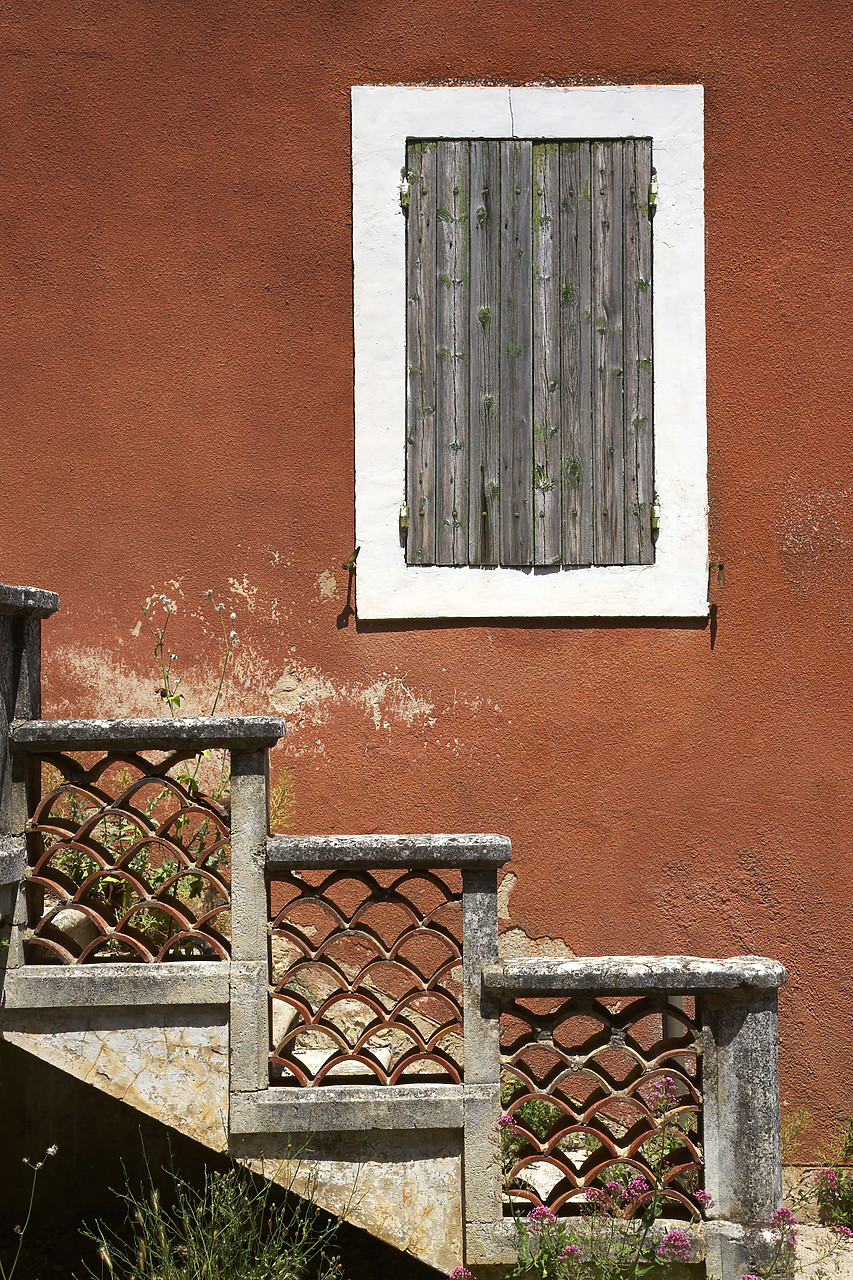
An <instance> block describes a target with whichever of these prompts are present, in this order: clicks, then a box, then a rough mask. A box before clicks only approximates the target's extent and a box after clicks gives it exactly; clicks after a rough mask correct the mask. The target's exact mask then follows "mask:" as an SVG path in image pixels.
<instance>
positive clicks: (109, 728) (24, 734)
mask: <svg viewBox="0 0 853 1280" xmlns="http://www.w3.org/2000/svg"><path fill="white" fill-rule="evenodd" d="M285 727H286V726H285V723H284V721H283V720H280V719H278V717H276V716H195V717H190V716H176V717H175V719H174V720H173V719H171V717H163V718H160V719H150V720H147V719H138V720H13V721H12V723H11V724H10V726H9V738H10V739H11V741H12V742H13V743H14V745H15V746H16V747H19V748H20V749H21V750H23V751H31V752H33V753H34V754H37V755H42V754H45V753H49V752H52V751H170V750H172V749H179V748H181V747H193V748H197V749H198V750H199V751H201V750H203V749H204V748H206V747H225V748H230V749H232V750H240V749H242V750H244V751H258V750H261V749H262V748H264V747H273V746H275V744H276V743H277V742H278V740H279V738H282V737H283V736H284V733H285Z"/></svg>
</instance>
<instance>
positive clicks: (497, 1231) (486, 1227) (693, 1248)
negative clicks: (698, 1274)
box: [465, 1217, 707, 1266]
mask: <svg viewBox="0 0 853 1280" xmlns="http://www.w3.org/2000/svg"><path fill="white" fill-rule="evenodd" d="M561 1221H563V1219H561ZM565 1221H568V1222H572V1221H574V1222H577V1221H578V1219H577V1218H574V1219H572V1218H568V1219H566V1220H565ZM706 1226H707V1224H706V1223H704V1222H685V1221H684V1220H683V1219H682V1218H658V1219H657V1221H656V1222H655V1224H654V1226H653V1227H652V1228H651V1229H650V1231H649V1242H650V1243H651V1241H653V1240H659V1239H661V1237H662V1236H665V1235H666V1233H667V1232H668V1231H674V1230H677V1231H683V1232H684V1234H685V1235H686V1236H687V1237H688V1238H689V1240H690V1261H691V1263H696V1262H702V1261H703V1260H704V1258H705V1254H706V1244H705V1229H706ZM515 1240H516V1231H515V1223H514V1221H513V1219H512V1218H510V1217H507V1218H502V1219H501V1220H500V1221H499V1222H466V1224H465V1261H466V1263H467V1264H469V1265H471V1266H474V1265H477V1266H512V1265H513V1264H514V1263H515V1262H517V1260H518V1255H517V1253H516V1249H515Z"/></svg>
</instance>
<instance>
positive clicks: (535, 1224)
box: [526, 1204, 557, 1231]
mask: <svg viewBox="0 0 853 1280" xmlns="http://www.w3.org/2000/svg"><path fill="white" fill-rule="evenodd" d="M526 1220H527V1222H528V1223H529V1225H530V1227H531V1228H532V1229H533V1230H534V1231H541V1229H542V1228H543V1227H546V1226H550V1224H551V1223H552V1222H556V1221H557V1219H556V1218H555V1216H554V1214H553V1213H552V1212H551V1210H550V1209H548V1208H547V1207H546V1206H545V1205H544V1204H537V1206H536V1208H535V1209H531V1210H530V1212H529V1213H528V1215H527V1219H526Z"/></svg>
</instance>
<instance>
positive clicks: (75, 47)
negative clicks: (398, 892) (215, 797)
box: [0, 0, 853, 1125]
mask: <svg viewBox="0 0 853 1280" xmlns="http://www.w3.org/2000/svg"><path fill="white" fill-rule="evenodd" d="M851 47H853V16H851V10H850V6H849V5H848V4H847V3H846V2H844V3H842V2H841V0H838V2H836V3H822V4H816V3H808V0H795V2H794V3H777V4H772V5H771V4H767V3H751V4H748V5H747V4H739V5H736V4H732V3H729V4H726V3H722V2H721V0H699V3H694V2H693V0H691V3H686V2H684V0H657V3H655V4H654V5H652V4H648V3H640V4H636V3H628V2H627V0H615V3H614V4H613V5H611V6H610V7H609V8H604V7H602V6H601V5H600V4H592V3H590V0H573V3H571V4H569V3H567V2H564V3H563V4H558V3H549V2H547V0H537V2H535V3H529V4H526V5H519V4H518V3H516V0H479V2H478V3H477V4H468V3H462V4H460V3H459V0H456V2H455V3H453V4H451V3H448V0H432V2H431V3H430V4H429V5H419V6H415V5H412V4H410V3H409V4H406V3H402V4H401V3H399V0H397V2H395V3H394V4H388V3H382V4H379V3H364V4H360V5H357V4H342V3H339V2H337V0H324V2H322V3H320V2H319V0H314V2H311V0H308V2H304V3H301V4H299V5H292V6H290V5H285V4H284V3H281V2H280V0H269V2H268V3H264V2H263V0H252V2H251V3H249V2H248V0H230V2H229V0H194V2H190V0H180V3H178V2H177V0H148V2H147V3H146V2H142V0H136V3H133V2H129V3H128V2H125V0H122V3H118V2H117V0H116V2H115V3H107V2H106V0H91V2H89V3H72V2H71V0H43V2H42V3H41V4H40V5H38V6H34V5H32V4H30V3H24V2H23V0H10V3H9V4H8V5H7V6H6V7H5V9H4V14H3V16H2V18H0V50H2V59H3V67H4V81H5V84H4V98H5V101H6V106H5V110H4V123H3V148H2V151H3V155H4V158H5V164H6V173H5V176H4V181H3V183H2V186H0V201H2V209H3V214H2V236H0V255H2V263H0V289H2V293H3V298H2V306H0V312H2V321H0V324H2V327H3V332H2V360H3V371H2V378H0V383H2V386H0V396H2V409H1V410H0V412H1V413H2V418H0V420H2V423H3V429H4V432H5V433H6V436H7V441H6V448H5V450H4V457H5V466H4V479H3V482H2V490H3V496H4V498H5V500H6V503H7V507H6V513H5V515H4V518H3V528H4V537H3V540H2V544H0V578H2V579H4V580H6V581H9V582H20V583H24V582H26V583H33V584H36V585H39V586H43V587H48V588H52V589H54V590H57V591H59V592H60V593H61V596H62V612H61V613H60V614H59V615H58V616H57V617H56V618H55V619H54V620H52V621H51V622H49V623H48V624H46V626H45V649H46V663H45V685H46V712H47V713H48V714H58V713H69V712H73V713H75V714H80V715H86V714H92V713H95V712H100V713H104V714H118V713H120V712H122V711H133V710H135V711H140V712H146V713H148V714H151V713H154V714H156V713H157V711H158V701H157V698H156V694H155V692H154V689H155V687H156V686H155V678H154V674H153V670H152V667H151V660H150V649H151V645H150V643H149V642H147V641H146V638H145V635H144V633H143V634H140V635H134V629H135V628H136V626H137V623H138V622H139V618H140V613H139V602H140V601H141V600H143V599H144V598H146V597H147V596H149V595H150V594H151V593H152V591H153V592H160V591H164V590H165V591H166V593H167V594H168V595H169V596H171V597H173V598H174V599H175V600H176V601H177V602H178V605H179V613H178V615H177V617H176V618H175V619H174V622H173V624H172V626H173V629H174V635H175V640H176V641H177V643H176V645H175V647H176V648H177V650H178V652H179V654H180V659H179V665H180V666H181V668H182V669H183V671H184V673H185V676H186V681H187V687H190V686H192V687H193V688H194V689H197V690H199V691H200V692H205V691H206V690H208V689H209V688H210V687H211V683H212V681H213V679H214V677H213V667H214V665H215V657H216V651H215V646H214V644H213V643H212V641H205V640H204V638H203V636H204V626H207V628H208V631H209V630H210V627H209V623H205V624H203V623H202V622H201V621H200V620H199V618H198V616H197V615H198V612H199V609H200V608H201V604H202V602H201V599H200V595H201V592H202V591H203V590H205V589H206V588H208V587H210V588H213V590H214V592H215V593H216V596H217V597H218V598H221V599H224V600H226V601H227V602H228V605H229V610H230V609H231V608H232V607H233V608H234V611H235V612H236V613H237V616H238V617H237V621H236V623H235V624H234V626H235V627H236V628H237V629H238V631H239V632H240V635H241V645H240V648H239V649H238V655H239V657H238V663H237V666H236V669H235V679H234V682H233V683H232V684H231V685H230V693H229V699H228V702H227V703H226V709H227V708H229V707H230V708H233V709H242V710H246V711H250V710H251V711H259V712H260V711H267V710H270V709H272V707H273V706H275V705H278V706H279V707H280V708H283V709H284V711H285V713H286V716H287V719H288V721H289V734H288V738H287V743H286V746H285V750H284V752H283V755H282V759H284V760H286V761H287V762H288V763H289V765H290V767H291V769H292V775H293V784H294V790H295V796H296V814H295V820H294V822H295V825H294V829H296V830H306V831H323V830H329V831H359V830H366V831H369V830H389V829H391V830H407V829H408V830H412V829H416V830H419V829H427V830H473V831H476V830H483V829H485V830H496V831H500V832H504V833H507V834H509V835H510V836H511V837H512V840H513V845H514V850H515V856H514V870H515V872H516V874H517V876H518V884H517V887H516V888H515V890H514V892H513V894H512V897H511V909H512V915H513V917H514V919H515V921H516V923H517V924H518V925H520V926H521V927H522V928H523V929H525V930H526V931H527V933H528V934H530V935H531V936H540V935H545V934H547V935H552V936H562V937H563V938H565V939H566V940H567V941H568V943H569V944H570V946H571V947H572V948H573V949H574V950H575V951H576V952H577V953H579V954H583V953H585V952H601V951H651V950H665V951H688V952H699V953H706V954H712V955H725V954H732V953H735V954H736V953H741V952H745V951H756V952H760V953H765V954H767V955H771V956H775V957H778V958H780V959H782V960H783V961H784V962H785V963H786V964H787V965H788V966H789V969H790V979H789V984H788V987H787V989H786V991H785V993H784V994H783V998H782V1042H783V1043H782V1054H783V1058H782V1061H783V1098H784V1099H785V1100H786V1101H787V1102H788V1104H789V1105H790V1106H793V1105H796V1104H799V1103H807V1104H808V1105H809V1106H810V1107H811V1108H812V1109H813V1111H814V1112H815V1114H816V1117H817V1118H818V1121H819V1122H820V1123H821V1124H823V1125H826V1124H830V1123H832V1122H833V1121H834V1120H836V1119H838V1118H840V1117H841V1116H842V1115H848V1114H849V1113H850V1110H851V1106H853V1053H851V1051H850V1049H851V1046H850V1038H851V1037H850V999H851V996H853V992H851V960H850V934H851V927H852V926H853V901H851V898H852V897H853V890H851V884H852V883H853V876H851V840H853V835H851V830H853V741H851V739H853V717H851V710H850V697H849V692H848V690H849V684H850V667H851V664H850V647H851V600H852V599H853V557H851V548H853V500H851V499H852V498H853V449H851V447H850V446H851V421H852V420H853V409H851V405H852V404H853V339H852V338H851V333H853V323H851V321H853V305H852V304H853V272H852V271H851V265H853V263H852V262H851V244H853V226H851V212H850V208H851V201H850V154H851V149H853V136H851V135H853V128H851V112H850V89H851V71H850V56H849V55H850V49H851ZM450 79H458V80H463V81H479V80H490V81H494V82H498V83H503V82H509V83H524V82H530V81H541V80H554V81H557V82H559V83H574V82H578V81H583V82H593V83H595V82H599V81H603V82H606V81H614V82H626V83H631V82H634V81H646V82H667V81H676V82H702V83H704V85H705V87H706V163H707V298H708V411H709V412H708V434H709V447H710V475H709V479H710V491H711V541H710V549H711V552H712V555H713V556H715V557H719V558H722V559H724V560H725V564H726V578H725V586H724V587H720V586H719V585H717V584H716V582H714V583H713V585H712V599H713V600H714V601H715V602H716V604H717V606H718V614H717V622H718V628H717V630H716V635H715V636H713V635H712V631H711V628H709V627H703V626H695V625H685V626H681V627H679V626H673V625H670V624H668V623H667V624H665V625H660V626H657V625H648V626H637V625H633V624H632V625H625V626H620V625H616V626H605V627H600V626H587V625H581V626H572V625H560V626H555V627H552V626H547V625H546V626H540V625H529V626H523V625H522V626H519V625H514V624H513V625H507V626H504V625H500V624H494V625H483V626H456V625H453V626H419V625H413V626H385V627H371V628H367V627H365V628H363V629H359V628H358V627H357V626H356V625H355V623H354V621H353V620H352V619H350V620H349V621H348V625H346V626H343V627H340V628H339V627H338V625H336V618H337V616H338V615H339V614H340V612H341V610H342V608H343V605H344V601H345V585H346V573H345V572H344V571H343V570H342V568H341V562H342V561H343V560H344V558H345V557H346V556H347V555H348V554H349V552H350V551H351V550H352V547H353V540H354V533H353V423H352V319H351V271H352V265H351V250H350V235H351V227H350V216H349V201H350V179H349V124H350V122H349V96H348V91H349V87H350V85H351V84H353V83H383V82H395V81H398V80H403V81H407V82H418V81H423V82H437V83H440V82H444V81H447V80H450ZM324 572H325V573H326V574H330V575H331V576H332V577H333V578H334V579H335V583H336V587H335V589H334V591H333V592H332V594H324V585H325V588H326V590H327V591H330V590H331V583H330V580H329V578H328V577H326V578H322V579H321V575H322V574H323V573H324ZM318 579H320V582H319V583H318ZM288 672H290V673H293V674H291V675H290V676H287V675H286V673H288ZM283 675H284V676H285V679H284V681H283V682H282V676H283ZM276 686H278V691H277V692H273V690H275V689H276ZM200 706H201V700H199V701H198V702H196V703H193V702H192V701H191V702H188V704H187V706H186V707H185V710H192V709H199V708H200ZM845 998H846V1003H845Z"/></svg>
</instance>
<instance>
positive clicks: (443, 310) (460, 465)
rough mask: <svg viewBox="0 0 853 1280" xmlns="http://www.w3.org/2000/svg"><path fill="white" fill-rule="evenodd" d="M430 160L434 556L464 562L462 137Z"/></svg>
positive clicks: (464, 213)
mask: <svg viewBox="0 0 853 1280" xmlns="http://www.w3.org/2000/svg"><path fill="white" fill-rule="evenodd" d="M437 146H438V150H437V153H436V155H437V168H436V242H435V272H436V283H435V293H436V305H435V347H436V368H435V481H436V484H435V498H436V519H435V560H436V564H447V565H450V564H467V563H468V337H469V335H468V182H469V163H468V143H467V142H439V143H438V144H437Z"/></svg>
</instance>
